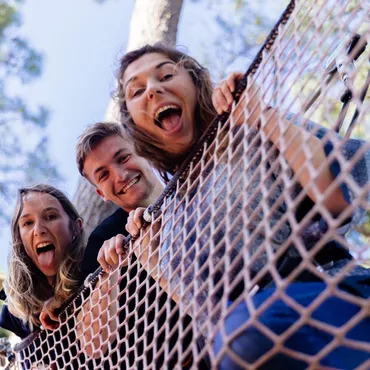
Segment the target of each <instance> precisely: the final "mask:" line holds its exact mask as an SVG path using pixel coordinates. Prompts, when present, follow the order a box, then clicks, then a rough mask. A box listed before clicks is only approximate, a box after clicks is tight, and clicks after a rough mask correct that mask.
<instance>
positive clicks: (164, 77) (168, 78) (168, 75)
mask: <svg viewBox="0 0 370 370" xmlns="http://www.w3.org/2000/svg"><path fill="white" fill-rule="evenodd" d="M172 77H173V74H172V73H168V74H166V75H164V76H163V77H162V78H161V81H167V80H170V79H171V78H172Z"/></svg>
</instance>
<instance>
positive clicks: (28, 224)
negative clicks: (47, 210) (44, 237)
mask: <svg viewBox="0 0 370 370" xmlns="http://www.w3.org/2000/svg"><path fill="white" fill-rule="evenodd" d="M31 225H32V221H25V222H23V225H22V226H23V227H27V226H31Z"/></svg>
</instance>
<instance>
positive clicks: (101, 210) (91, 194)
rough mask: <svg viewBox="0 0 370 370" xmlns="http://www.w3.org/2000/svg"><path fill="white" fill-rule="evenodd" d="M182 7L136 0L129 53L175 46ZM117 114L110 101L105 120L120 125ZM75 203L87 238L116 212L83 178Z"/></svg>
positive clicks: (167, 0)
mask: <svg viewBox="0 0 370 370" xmlns="http://www.w3.org/2000/svg"><path fill="white" fill-rule="evenodd" d="M182 5H183V0H136V3H135V8H134V11H133V14H132V18H131V25H130V36H129V41H128V48H127V49H128V51H129V50H133V49H136V48H138V47H140V46H143V45H145V44H154V43H156V42H162V43H165V44H167V45H170V46H175V44H176V35H177V26H178V22H179V19H180V12H181V7H182ZM117 112H118V110H117V108H116V104H115V102H114V100H111V101H110V102H109V105H108V108H107V111H106V114H105V119H104V120H105V121H109V122H117V123H119V119H118V114H117ZM73 201H74V204H75V206H76V208H77V210H78V211H79V213H80V215H81V216H82V218H83V219H84V230H85V233H86V235H87V236H89V235H90V233H91V231H92V230H94V228H95V227H96V226H97V225H98V224H99V223H100V222H101V221H103V220H104V219H105V218H106V217H108V216H109V215H110V214H112V213H113V211H114V210H115V209H117V206H115V205H114V204H113V203H105V202H103V201H102V199H101V198H100V197H99V196H98V195H97V194H96V193H95V191H94V188H93V186H92V185H91V184H90V183H89V182H88V181H87V180H85V179H84V178H81V179H80V180H79V183H78V187H77V191H76V194H75V196H74V199H73Z"/></svg>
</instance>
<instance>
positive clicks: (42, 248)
mask: <svg viewBox="0 0 370 370" xmlns="http://www.w3.org/2000/svg"><path fill="white" fill-rule="evenodd" d="M54 250H55V246H54V245H53V244H50V243H42V244H40V245H38V247H37V249H36V253H37V255H40V254H41V253H47V252H49V251H54Z"/></svg>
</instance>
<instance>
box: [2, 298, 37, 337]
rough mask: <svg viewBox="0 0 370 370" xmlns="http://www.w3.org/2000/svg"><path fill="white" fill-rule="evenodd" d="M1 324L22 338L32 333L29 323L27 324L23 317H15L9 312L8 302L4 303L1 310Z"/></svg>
mask: <svg viewBox="0 0 370 370" xmlns="http://www.w3.org/2000/svg"><path fill="white" fill-rule="evenodd" d="M0 326H1V327H2V328H3V329H6V330H9V331H11V332H12V333H14V334H15V335H17V336H18V337H20V338H21V339H23V338H25V337H27V336H28V335H29V334H30V333H31V331H30V330H29V328H28V326H27V324H25V323H24V322H23V321H22V320H21V319H19V318H18V317H15V316H14V315H12V314H11V313H10V312H9V309H8V306H7V305H6V304H4V305H3V307H2V310H1V314H0Z"/></svg>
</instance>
